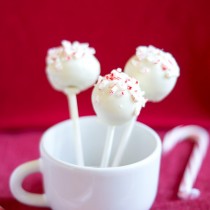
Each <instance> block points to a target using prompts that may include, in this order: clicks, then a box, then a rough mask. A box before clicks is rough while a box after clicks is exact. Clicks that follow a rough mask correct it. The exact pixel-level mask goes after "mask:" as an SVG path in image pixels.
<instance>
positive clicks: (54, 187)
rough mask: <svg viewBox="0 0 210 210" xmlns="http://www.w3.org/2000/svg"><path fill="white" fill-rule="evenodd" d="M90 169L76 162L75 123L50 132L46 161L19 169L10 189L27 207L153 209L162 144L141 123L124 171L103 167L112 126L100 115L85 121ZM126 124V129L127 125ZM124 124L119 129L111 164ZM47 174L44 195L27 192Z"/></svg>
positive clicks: (43, 156) (43, 144) (43, 146)
mask: <svg viewBox="0 0 210 210" xmlns="http://www.w3.org/2000/svg"><path fill="white" fill-rule="evenodd" d="M79 122H80V126H81V137H82V145H83V150H84V160H85V166H78V165H76V164H75V158H74V157H75V155H74V149H73V148H74V146H73V142H72V140H71V139H72V138H73V136H72V132H71V127H72V122H71V120H67V121H63V122H61V123H58V124H56V125H54V126H52V127H51V128H49V129H48V130H46V131H45V132H44V134H43V135H42V137H41V142H40V153H41V157H40V159H38V160H34V161H30V162H27V163H24V164H22V165H20V166H19V167H17V168H16V169H15V170H14V172H13V173H12V175H11V177H10V189H11V191H12V193H13V195H14V197H15V198H16V199H17V200H19V201H20V202H22V203H25V204H28V205H33V206H39V207H50V208H52V209H54V210H128V209H131V210H148V209H150V208H151V206H152V204H153V202H154V199H155V197H156V194H157V187H158V179H159V171H160V159H161V141H160V138H159V136H158V135H157V134H156V132H155V131H154V130H152V129H151V128H149V127H148V126H146V125H144V124H142V123H139V122H136V123H135V125H134V128H133V131H132V134H131V136H130V139H129V143H128V146H127V148H126V151H125V154H124V156H123V158H122V161H121V165H120V166H118V167H107V168H100V167H99V165H100V162H101V158H102V153H103V148H104V143H105V137H106V131H107V126H106V125H104V124H102V123H100V122H99V121H98V120H97V118H96V117H95V116H88V117H81V118H80V120H79ZM125 126H126V125H125ZM124 129H125V127H124V126H120V127H118V128H117V129H116V132H115V137H114V138H115V139H114V144H113V151H112V155H111V162H112V161H113V157H114V154H115V153H116V149H117V147H118V144H119V141H120V139H121V135H122V133H123V130H124ZM36 172H41V173H42V175H43V185H44V194H35V193H30V192H27V191H26V190H24V189H23V188H22V183H23V181H24V179H25V178H26V177H27V176H28V175H30V174H32V173H36Z"/></svg>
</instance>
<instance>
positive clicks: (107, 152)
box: [101, 125, 115, 167]
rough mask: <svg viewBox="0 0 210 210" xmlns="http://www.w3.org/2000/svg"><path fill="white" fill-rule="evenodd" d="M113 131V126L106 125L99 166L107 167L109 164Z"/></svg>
mask: <svg viewBox="0 0 210 210" xmlns="http://www.w3.org/2000/svg"><path fill="white" fill-rule="evenodd" d="M114 133H115V126H112V125H110V126H108V131H107V136H106V141H105V147H104V151H103V156H102V161H101V167H108V165H109V159H110V156H111V151H112V144H113V137H114Z"/></svg>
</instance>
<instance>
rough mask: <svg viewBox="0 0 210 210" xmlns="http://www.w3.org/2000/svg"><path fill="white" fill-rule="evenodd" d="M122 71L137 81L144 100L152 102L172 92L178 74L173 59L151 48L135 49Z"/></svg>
mask: <svg viewBox="0 0 210 210" xmlns="http://www.w3.org/2000/svg"><path fill="white" fill-rule="evenodd" d="M124 71H125V73H127V74H128V75H129V76H131V77H134V78H136V79H137V80H138V81H139V83H140V87H141V89H142V90H143V91H144V92H145V98H147V99H148V100H149V101H152V102H159V101H161V100H163V99H164V98H165V97H166V96H167V95H168V94H169V93H170V92H171V91H172V90H173V88H174V86H175V84H176V81H177V78H178V76H179V74H180V69H179V66H178V65H177V63H176V60H175V59H174V57H173V56H172V55H171V54H170V53H167V52H163V51H162V50H160V49H158V48H156V47H153V46H149V47H145V46H139V47H137V48H136V54H135V55H133V56H132V57H131V58H130V59H129V60H128V62H127V63H126V65H125V68H124Z"/></svg>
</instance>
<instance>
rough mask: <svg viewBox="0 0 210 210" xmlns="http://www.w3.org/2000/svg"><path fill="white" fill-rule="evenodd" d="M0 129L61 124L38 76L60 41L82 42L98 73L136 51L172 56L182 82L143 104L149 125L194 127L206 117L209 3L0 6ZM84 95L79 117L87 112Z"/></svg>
mask: <svg viewBox="0 0 210 210" xmlns="http://www.w3.org/2000/svg"><path fill="white" fill-rule="evenodd" d="M0 4H1V5H0V10H1V11H0V16H1V17H0V26H1V33H0V46H1V50H0V61H1V62H0V69H1V76H0V100H1V101H0V128H7V129H8V128H25V127H37V126H38V127H42V126H45V127H47V126H49V125H51V124H54V123H56V122H58V121H61V120H64V119H67V118H68V116H69V115H68V107H67V101H66V98H65V96H64V95H63V94H62V93H59V92H56V91H54V90H53V89H52V88H51V86H50V85H49V83H48V81H47V79H46V75H45V56H46V52H47V49H48V48H50V47H54V46H58V45H60V41H61V40H62V39H67V40H70V41H75V40H78V41H80V42H89V43H90V46H92V47H94V48H95V49H96V56H97V58H98V59H99V61H100V63H101V67H102V71H101V74H102V75H104V74H105V73H108V72H110V71H111V70H112V69H114V68H117V67H122V68H123V67H124V65H125V63H126V61H127V60H128V58H129V57H130V56H131V55H133V54H134V53H135V48H136V47H137V46H139V45H154V46H156V47H158V48H161V49H164V50H165V51H168V52H171V53H172V54H173V55H174V57H175V58H176V60H177V62H178V64H179V66H180V68H181V76H180V78H179V80H178V83H177V85H176V87H175V89H174V91H173V92H172V93H171V94H170V96H168V98H166V99H165V100H164V101H162V102H160V103H156V104H152V103H151V104H149V103H148V104H147V107H146V108H145V109H143V110H142V113H141V115H140V118H139V120H141V121H142V122H145V123H146V124H148V125H151V126H162V127H164V126H166V125H167V126H174V125H177V124H185V123H187V124H189V123H199V124H202V125H205V126H207V125H209V122H210V121H209V116H210V100H209V93H210V84H209V81H210V50H209V49H210V24H209V21H210V12H209V9H210V3H209V1H207V0H194V1H191V0H185V1H182V0H172V1H168V0H154V1H142V0H131V1H127V0H125V1H120V0H107V1H98V0H90V1H86V0H78V1H70V0H60V1H49V0H42V1H39V0H38V1H27V0H19V1H15V0H8V1H1V3H0ZM90 95H91V89H89V90H88V91H85V92H82V93H81V94H80V95H79V96H78V103H79V112H80V115H81V116H82V115H91V114H94V111H93V109H92V105H91V102H90Z"/></svg>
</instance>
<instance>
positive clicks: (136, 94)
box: [96, 68, 146, 107]
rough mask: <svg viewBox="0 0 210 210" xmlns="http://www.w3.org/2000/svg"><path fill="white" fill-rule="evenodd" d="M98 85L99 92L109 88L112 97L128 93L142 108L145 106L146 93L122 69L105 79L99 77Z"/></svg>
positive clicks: (116, 70)
mask: <svg viewBox="0 0 210 210" xmlns="http://www.w3.org/2000/svg"><path fill="white" fill-rule="evenodd" d="M96 85H97V87H98V89H99V90H103V89H107V88H108V90H109V94H110V95H115V96H119V97H120V96H124V95H125V94H126V91H128V92H129V93H130V95H131V99H132V100H133V102H134V103H139V104H140V105H141V106H142V107H144V106H145V103H146V99H145V98H144V92H143V91H141V90H140V87H139V82H138V81H137V80H136V79H135V78H131V77H129V76H128V75H127V74H125V73H123V72H122V69H121V68H117V69H114V70H112V71H111V73H110V74H107V75H105V76H104V77H102V76H99V79H98V82H97V84H96Z"/></svg>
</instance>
